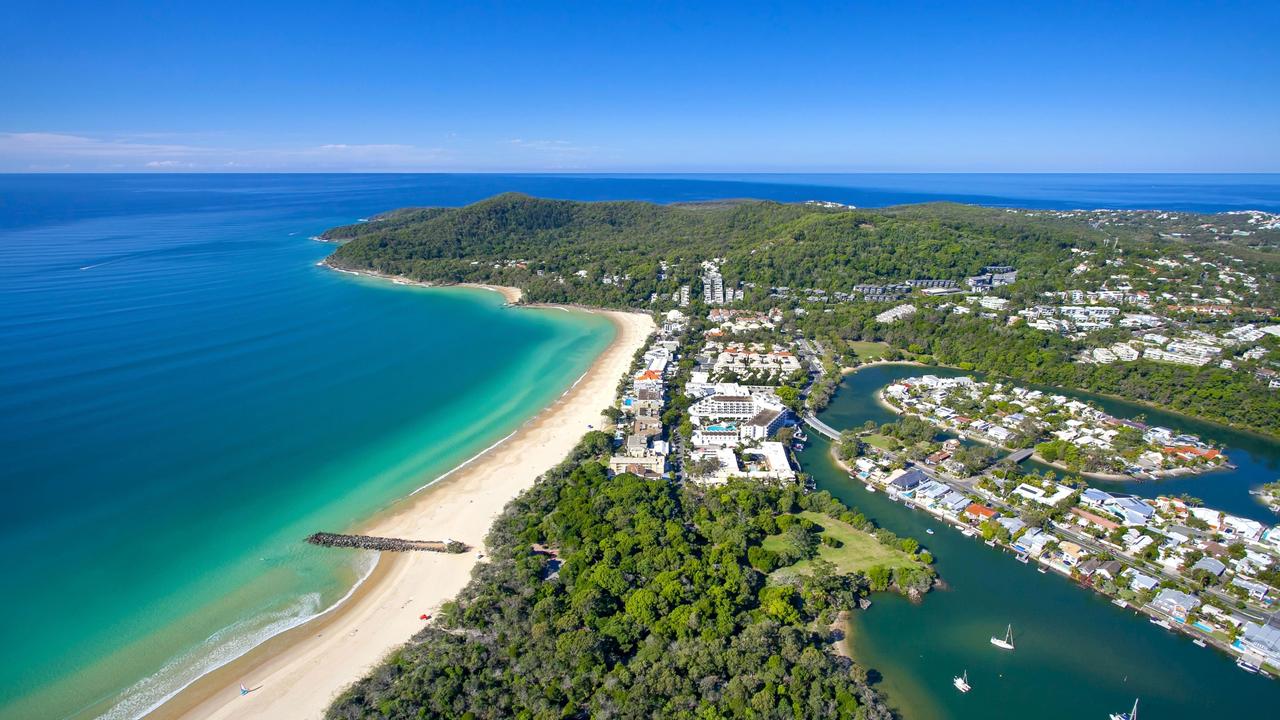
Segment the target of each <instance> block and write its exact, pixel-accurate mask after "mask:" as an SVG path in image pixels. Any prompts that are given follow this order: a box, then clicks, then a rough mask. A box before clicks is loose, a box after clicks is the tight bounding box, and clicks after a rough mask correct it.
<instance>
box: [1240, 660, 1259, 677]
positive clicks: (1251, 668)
mask: <svg viewBox="0 0 1280 720" xmlns="http://www.w3.org/2000/svg"><path fill="white" fill-rule="evenodd" d="M1236 667H1238V668H1240V669H1241V670H1243V671H1245V672H1247V673H1249V674H1250V675H1257V674H1258V671H1259V670H1261V669H1262V668H1260V667H1258V666H1257V665H1254V664H1253V663H1251V662H1249V661H1248V660H1245V659H1244V658H1240V659H1239V660H1236Z"/></svg>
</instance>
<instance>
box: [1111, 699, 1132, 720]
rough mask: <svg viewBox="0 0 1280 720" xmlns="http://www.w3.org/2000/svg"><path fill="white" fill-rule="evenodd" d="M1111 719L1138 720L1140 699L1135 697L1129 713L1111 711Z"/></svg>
mask: <svg viewBox="0 0 1280 720" xmlns="http://www.w3.org/2000/svg"><path fill="white" fill-rule="evenodd" d="M1111 720H1138V700H1137V698H1134V700H1133V709H1132V710H1130V711H1129V712H1127V713H1122V712H1118V713H1111Z"/></svg>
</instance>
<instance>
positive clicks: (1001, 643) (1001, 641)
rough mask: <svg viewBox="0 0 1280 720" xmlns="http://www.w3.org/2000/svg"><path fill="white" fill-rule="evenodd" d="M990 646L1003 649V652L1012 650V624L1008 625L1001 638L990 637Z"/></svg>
mask: <svg viewBox="0 0 1280 720" xmlns="http://www.w3.org/2000/svg"><path fill="white" fill-rule="evenodd" d="M991 644H992V645H995V646H996V647H998V648H1003V649H1005V650H1012V649H1013V624H1012V623H1010V624H1009V628H1008V629H1007V630H1005V631H1004V637H1003V638H998V637H996V636H994V635H992V636H991Z"/></svg>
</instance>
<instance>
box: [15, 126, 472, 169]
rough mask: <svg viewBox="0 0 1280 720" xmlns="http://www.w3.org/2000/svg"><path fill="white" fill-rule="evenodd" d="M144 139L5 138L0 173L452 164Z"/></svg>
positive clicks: (319, 148) (388, 154)
mask: <svg viewBox="0 0 1280 720" xmlns="http://www.w3.org/2000/svg"><path fill="white" fill-rule="evenodd" d="M142 137H143V136H139V135H133V136H117V137H94V136H88V135H76V134H68V133H47V132H24V133H13V132H10V133H0V171H16V172H47V171H51V170H55V169H56V170H61V171H68V170H71V171H76V170H79V171H103V170H113V171H121V170H126V171H127V170H152V171H166V170H168V171H173V170H205V171H216V170H227V169H236V170H247V171H253V170H304V171H305V170H335V171H343V170H431V169H437V168H438V167H439V166H440V165H441V164H442V163H443V162H446V161H448V160H450V155H449V153H448V152H447V151H445V150H443V149H440V148H426V147H419V146H415V145H404V144H386V143H377V144H353V143H326V144H323V145H315V146H303V147H283V148H238V147H233V146H232V147H228V146H221V145H200V144H178V143H173V142H145V141H143V140H142V139H140V138H142Z"/></svg>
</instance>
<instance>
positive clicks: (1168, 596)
mask: <svg viewBox="0 0 1280 720" xmlns="http://www.w3.org/2000/svg"><path fill="white" fill-rule="evenodd" d="M1151 607H1153V608H1155V609H1156V610H1159V611H1160V612H1162V613H1165V614H1166V615H1169V616H1171V617H1174V618H1176V619H1177V620H1179V621H1181V622H1185V621H1186V619H1187V615H1189V614H1190V613H1191V611H1193V610H1195V609H1196V608H1198V607H1200V598H1198V597H1196V596H1195V595H1188V594H1187V593H1184V592H1182V591H1180V590H1174V589H1173V588H1164V589H1163V590H1161V591H1160V593H1159V594H1158V595H1156V598H1155V599H1154V600H1152V601H1151Z"/></svg>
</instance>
